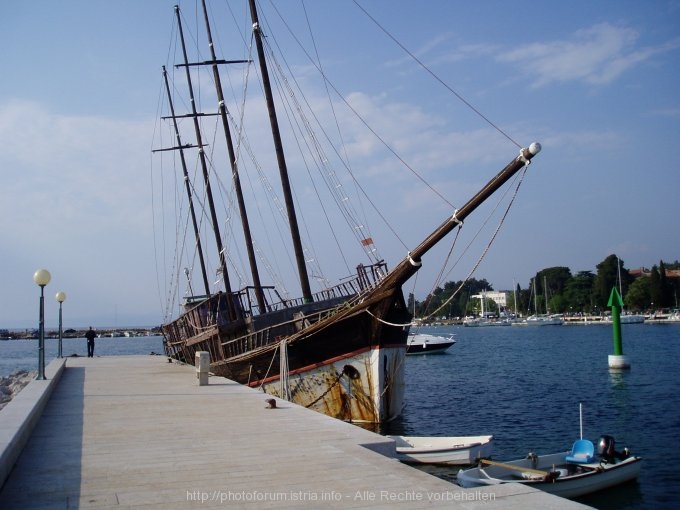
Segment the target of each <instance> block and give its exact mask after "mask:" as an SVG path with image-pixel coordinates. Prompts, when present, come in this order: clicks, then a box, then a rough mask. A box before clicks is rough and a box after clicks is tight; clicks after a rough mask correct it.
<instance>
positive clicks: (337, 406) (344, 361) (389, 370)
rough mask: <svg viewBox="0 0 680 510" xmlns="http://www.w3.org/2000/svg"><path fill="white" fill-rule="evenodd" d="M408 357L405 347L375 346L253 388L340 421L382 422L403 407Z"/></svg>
mask: <svg viewBox="0 0 680 510" xmlns="http://www.w3.org/2000/svg"><path fill="white" fill-rule="evenodd" d="M403 359H404V348H403V347H377V348H370V349H367V350H365V351H361V352H354V353H349V354H347V355H344V356H339V357H337V358H334V359H332V360H327V361H325V362H323V363H318V364H315V365H312V366H309V367H303V368H301V369H298V370H293V371H291V372H290V373H289V374H288V376H287V377H284V378H283V379H282V378H281V377H280V376H278V377H273V378H271V379H268V380H265V381H262V382H255V383H253V384H251V386H253V387H258V388H261V389H262V390H263V391H264V392H265V393H268V394H270V395H272V396H275V397H279V398H281V399H285V400H290V401H291V402H294V403H296V404H298V405H301V406H304V407H307V408H309V409H313V410H314V411H318V412H320V413H324V414H326V415H328V416H332V417H334V418H338V419H340V420H344V421H348V422H352V423H358V424H372V423H382V422H387V421H390V420H392V419H394V418H396V417H397V416H399V414H401V411H402V407H403V401H404V386H405V385H404V366H403Z"/></svg>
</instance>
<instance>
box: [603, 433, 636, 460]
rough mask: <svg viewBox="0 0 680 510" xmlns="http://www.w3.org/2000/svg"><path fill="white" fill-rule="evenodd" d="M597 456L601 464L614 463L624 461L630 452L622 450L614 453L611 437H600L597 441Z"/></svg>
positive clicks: (613, 443) (614, 442) (614, 446)
mask: <svg viewBox="0 0 680 510" xmlns="http://www.w3.org/2000/svg"><path fill="white" fill-rule="evenodd" d="M597 454H598V455H599V456H600V458H601V459H602V461H603V462H612V463H613V462H616V459H618V460H624V459H627V458H628V457H630V450H628V448H624V449H623V451H621V452H617V451H616V441H614V438H613V437H612V436H607V435H604V436H600V439H599V440H598V441H597Z"/></svg>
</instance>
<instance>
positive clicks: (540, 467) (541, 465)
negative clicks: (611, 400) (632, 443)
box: [457, 436, 642, 498]
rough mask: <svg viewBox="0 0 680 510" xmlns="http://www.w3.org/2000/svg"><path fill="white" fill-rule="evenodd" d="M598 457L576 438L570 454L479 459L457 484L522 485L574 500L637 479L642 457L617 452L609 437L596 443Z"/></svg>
mask: <svg viewBox="0 0 680 510" xmlns="http://www.w3.org/2000/svg"><path fill="white" fill-rule="evenodd" d="M597 450H598V451H597V456H596V455H595V447H594V445H593V443H592V441H589V440H587V439H579V440H577V441H576V442H575V443H574V446H573V447H572V449H571V451H568V452H563V453H553V454H550V455H536V454H534V453H529V455H527V457H526V458H524V459H521V460H514V461H510V462H495V461H490V460H485V459H482V460H481V461H480V462H479V466H478V467H475V468H471V469H465V470H463V469H461V470H460V471H459V472H458V476H457V480H458V484H459V485H461V486H462V487H479V486H483V485H499V484H504V483H521V484H526V485H529V486H531V487H534V488H536V489H541V490H543V491H545V492H549V493H550V494H554V495H556V496H561V497H564V498H576V497H579V496H583V495H585V494H590V493H592V492H597V491H599V490H602V489H607V488H609V487H613V486H615V485H619V484H621V483H624V482H628V481H630V480H634V479H636V478H637V476H638V474H639V473H640V465H641V460H642V459H641V458H640V457H636V456H634V455H631V453H630V452H629V451H628V449H627V448H624V449H623V451H621V452H617V451H616V450H615V441H614V438H613V437H611V436H602V437H600V439H599V441H598V448H597Z"/></svg>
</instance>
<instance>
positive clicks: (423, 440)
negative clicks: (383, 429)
mask: <svg viewBox="0 0 680 510" xmlns="http://www.w3.org/2000/svg"><path fill="white" fill-rule="evenodd" d="M388 437H390V438H391V439H394V441H395V448H396V454H395V457H396V459H397V460H400V461H401V462H404V463H406V464H443V465H458V466H463V465H466V466H469V465H471V464H474V463H476V462H477V461H478V460H479V459H484V458H488V457H490V456H491V451H492V449H493V436H454V437H413V436H388Z"/></svg>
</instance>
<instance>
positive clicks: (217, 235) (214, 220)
mask: <svg viewBox="0 0 680 510" xmlns="http://www.w3.org/2000/svg"><path fill="white" fill-rule="evenodd" d="M175 14H176V15H177V26H178V28H179V36H180V41H181V43H182V54H183V56H184V69H185V71H186V77H187V86H188V88H189V98H190V100H191V117H192V118H193V120H194V130H195V132H196V144H197V145H198V155H199V158H200V161H201V169H202V170H203V180H204V181H205V193H206V195H207V198H208V208H209V209H210V218H211V220H212V224H213V232H214V233H215V243H216V245H217V252H218V255H219V259H220V269H221V272H222V279H223V281H224V289H225V291H226V292H227V295H228V296H229V298H228V299H227V307H228V310H229V318H230V320H235V319H236V318H237V317H236V310H235V308H234V302H233V300H232V298H231V284H230V283H229V273H228V272H227V260H226V256H225V254H224V248H223V246H222V237H221V235H220V226H219V223H218V221H217V213H216V212H215V201H214V200H213V195H212V188H211V186H210V175H209V174H208V164H207V162H206V160H205V151H204V150H203V141H202V137H201V127H200V125H199V122H198V115H199V114H198V112H197V111H196V100H195V99H194V89H193V86H192V84H191V72H190V71H189V59H188V57H187V49H186V45H185V43H184V31H183V30H182V19H181V17H180V14H179V6H177V5H176V6H175ZM177 67H181V65H180V66H177Z"/></svg>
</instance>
